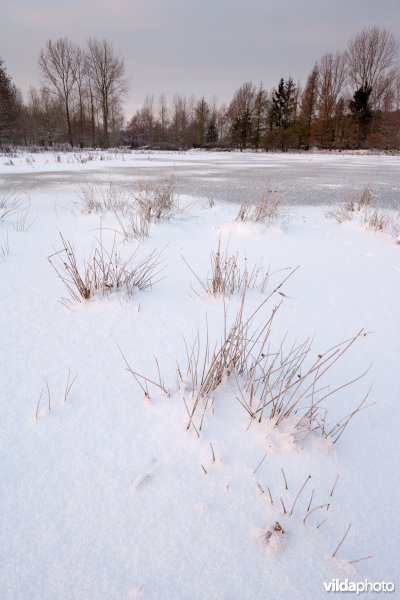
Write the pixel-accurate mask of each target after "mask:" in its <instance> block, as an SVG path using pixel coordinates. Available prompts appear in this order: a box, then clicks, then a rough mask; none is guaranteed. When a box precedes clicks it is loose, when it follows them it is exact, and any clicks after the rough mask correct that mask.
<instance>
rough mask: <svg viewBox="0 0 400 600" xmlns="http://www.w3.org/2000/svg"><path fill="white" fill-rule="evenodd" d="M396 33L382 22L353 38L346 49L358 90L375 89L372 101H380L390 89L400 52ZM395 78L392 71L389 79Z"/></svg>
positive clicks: (349, 65)
mask: <svg viewBox="0 0 400 600" xmlns="http://www.w3.org/2000/svg"><path fill="white" fill-rule="evenodd" d="M399 50H400V45H399V42H398V41H397V40H396V38H395V37H394V35H393V34H392V33H391V32H390V31H388V30H387V29H385V28H384V27H380V26H377V25H375V26H373V27H366V28H365V29H363V30H362V31H360V32H359V33H357V34H356V35H355V36H353V37H352V38H351V40H350V42H349V45H348V48H347V51H346V61H347V69H348V75H349V79H350V81H351V83H352V84H353V85H354V86H355V88H356V90H368V89H370V90H371V103H372V105H374V104H375V103H377V102H379V100H380V97H381V96H382V95H383V94H384V93H385V91H386V90H387V84H388V75H389V71H390V69H391V68H392V67H393V65H394V63H395V61H396V58H397V56H398V54H399ZM392 79H393V77H392V73H391V74H390V76H389V82H391V80H392Z"/></svg>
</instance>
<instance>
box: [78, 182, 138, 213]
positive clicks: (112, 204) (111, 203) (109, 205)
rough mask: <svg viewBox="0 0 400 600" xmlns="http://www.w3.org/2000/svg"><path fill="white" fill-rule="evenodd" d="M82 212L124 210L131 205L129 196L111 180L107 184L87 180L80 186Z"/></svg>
mask: <svg viewBox="0 0 400 600" xmlns="http://www.w3.org/2000/svg"><path fill="white" fill-rule="evenodd" d="M79 201H80V207H81V212H82V213H85V214H90V213H102V212H106V211H111V212H124V211H125V210H126V209H127V207H128V206H129V202H130V199H129V196H128V194H127V193H126V192H124V190H122V189H121V188H120V187H119V186H118V185H116V184H115V183H114V182H112V181H111V180H110V181H109V182H108V183H107V184H106V185H104V184H101V183H99V182H96V181H92V182H86V183H85V184H84V185H81V187H80V194H79Z"/></svg>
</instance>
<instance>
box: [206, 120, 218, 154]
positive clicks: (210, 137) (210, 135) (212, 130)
mask: <svg viewBox="0 0 400 600" xmlns="http://www.w3.org/2000/svg"><path fill="white" fill-rule="evenodd" d="M217 142H218V129H217V115H216V112H215V111H213V112H212V114H211V117H210V122H209V123H208V127H207V133H206V143H207V145H208V146H215V145H216V143H217Z"/></svg>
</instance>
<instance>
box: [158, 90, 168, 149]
mask: <svg viewBox="0 0 400 600" xmlns="http://www.w3.org/2000/svg"><path fill="white" fill-rule="evenodd" d="M158 120H159V124H160V141H161V142H162V143H165V142H166V141H167V128H168V106H167V100H166V98H165V94H161V95H160V97H159V100H158Z"/></svg>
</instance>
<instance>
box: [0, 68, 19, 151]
mask: <svg viewBox="0 0 400 600" xmlns="http://www.w3.org/2000/svg"><path fill="white" fill-rule="evenodd" d="M20 106H21V102H20V99H19V95H18V91H17V88H16V87H15V85H14V84H13V82H12V80H11V77H10V76H9V75H8V74H7V71H6V68H5V66H4V62H3V61H2V60H1V59H0V143H2V142H12V141H16V137H17V135H18V127H17V125H18V115H19V112H20Z"/></svg>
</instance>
